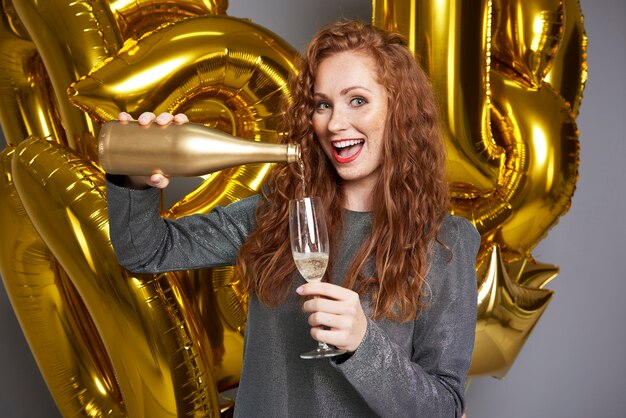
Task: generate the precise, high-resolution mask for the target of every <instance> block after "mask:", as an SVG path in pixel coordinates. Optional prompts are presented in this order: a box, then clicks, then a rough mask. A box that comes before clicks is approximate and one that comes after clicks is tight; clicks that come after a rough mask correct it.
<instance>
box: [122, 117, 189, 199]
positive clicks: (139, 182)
mask: <svg viewBox="0 0 626 418" xmlns="http://www.w3.org/2000/svg"><path fill="white" fill-rule="evenodd" d="M117 119H118V120H119V121H120V122H128V121H131V120H133V117H132V116H131V115H129V114H128V113H126V112H122V113H120V114H119V115H118V117H117ZM137 122H139V124H140V125H150V124H151V123H153V122H155V123H157V124H159V125H162V126H165V125H169V124H170V123H175V124H177V125H182V124H183V123H187V122H189V119H188V118H187V115H185V114H184V113H178V114H176V115H172V114H171V113H161V114H160V115H159V116H156V115H155V114H154V113H152V112H144V113H142V114H141V115H139V118H138V119H137ZM168 184H170V179H169V178H168V177H167V176H165V175H164V174H163V173H154V174H152V175H151V176H127V177H126V186H128V187H130V188H133V189H145V188H147V187H156V188H159V189H164V188H166V187H167V186H168Z"/></svg>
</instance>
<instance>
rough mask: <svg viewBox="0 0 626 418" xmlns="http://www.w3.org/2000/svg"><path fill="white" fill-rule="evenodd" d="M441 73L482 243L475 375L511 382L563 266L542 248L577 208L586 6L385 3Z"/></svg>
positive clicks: (454, 171)
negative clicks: (509, 374)
mask: <svg viewBox="0 0 626 418" xmlns="http://www.w3.org/2000/svg"><path fill="white" fill-rule="evenodd" d="M374 20H375V23H376V24H377V25H379V26H381V27H385V28H388V29H394V30H398V31H400V32H403V33H404V34H405V35H406V36H407V38H408V39H409V43H410V47H411V48H412V50H413V51H414V52H415V54H416V56H417V57H418V59H419V60H420V61H421V62H422V64H423V66H424V67H425V68H426V70H427V72H428V73H429V74H430V76H431V79H432V81H433V85H434V87H435V90H436V91H437V93H438V95H439V97H440V100H441V109H442V113H443V116H444V120H445V122H446V126H447V128H446V132H445V133H446V141H447V150H448V155H449V162H448V165H449V178H450V183H451V188H452V212H453V213H455V214H457V215H461V216H464V217H466V218H468V219H470V220H471V221H472V222H473V223H474V224H475V225H476V227H477V228H478V229H479V231H480V232H481V235H482V248H481V252H480V254H479V257H478V261H479V268H478V274H479V277H478V280H479V283H478V284H479V300H478V303H479V317H478V325H477V335H476V337H477V338H476V347H475V355H474V360H473V363H472V369H471V371H470V373H471V374H474V375H479V374H491V375H494V376H498V377H502V376H504V375H505V374H506V371H507V370H508V369H509V367H510V366H511V364H512V363H513V361H514V360H515V356H516V355H517V353H518V352H519V350H520V349H521V347H522V345H523V343H524V341H525V340H526V338H527V337H528V333H529V332H530V330H531V329H532V327H533V326H534V324H535V323H536V322H537V321H538V319H539V317H540V316H541V314H542V313H543V311H544V310H545V307H546V306H547V303H548V302H549V300H550V296H551V292H550V291H548V290H544V289H542V288H543V287H544V286H545V285H546V284H547V282H548V281H549V280H550V279H552V278H553V277H554V276H556V274H557V272H558V268H557V267H556V266H549V265H543V264H538V263H536V262H535V261H534V260H533V258H532V256H531V250H532V248H533V247H534V246H535V245H536V244H537V243H538V242H539V241H540V240H541V239H542V238H543V237H544V236H545V235H546V233H547V232H548V230H549V229H550V228H552V227H553V226H554V225H555V224H556V222H557V221H558V218H559V217H560V216H562V215H563V214H564V213H565V212H566V211H567V209H568V208H569V205H570V201H571V197H572V195H573V193H574V189H575V184H576V181H577V178H578V131H577V128H576V124H575V114H576V111H577V108H578V105H579V104H580V100H581V95H582V90H583V87H584V82H585V80H586V62H585V48H586V37H585V35H584V29H583V27H582V19H581V15H580V10H579V6H578V2H577V1H574V0H572V1H559V0H537V1H524V2H522V1H521V0H517V1H515V0H497V1H490V0H481V1H479V2H477V3H473V4H472V5H471V6H470V5H469V4H467V2H462V1H460V0H450V1H434V0H433V1H415V0H407V1H381V2H379V1H375V2H374Z"/></svg>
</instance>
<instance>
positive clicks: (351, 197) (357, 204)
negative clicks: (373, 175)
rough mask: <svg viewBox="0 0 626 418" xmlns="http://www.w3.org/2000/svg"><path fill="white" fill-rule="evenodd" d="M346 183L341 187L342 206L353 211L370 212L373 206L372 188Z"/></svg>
mask: <svg viewBox="0 0 626 418" xmlns="http://www.w3.org/2000/svg"><path fill="white" fill-rule="evenodd" d="M359 186H360V185H359ZM359 186H357V185H350V184H346V185H344V188H343V201H344V204H343V206H344V208H345V209H348V210H351V211H354V212H371V211H372V210H373V208H374V200H373V194H374V193H373V192H374V190H373V188H372V187H359Z"/></svg>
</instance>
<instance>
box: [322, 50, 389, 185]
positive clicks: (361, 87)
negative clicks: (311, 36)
mask: <svg viewBox="0 0 626 418" xmlns="http://www.w3.org/2000/svg"><path fill="white" fill-rule="evenodd" d="M313 92H314V100H315V111H314V113H313V129H314V131H315V135H316V136H317V139H318V141H319V142H320V144H321V146H322V148H323V149H324V152H325V153H326V156H327V157H328V159H329V160H330V161H331V162H332V164H333V165H334V167H335V169H336V170H337V173H338V174H339V176H340V177H341V178H342V179H343V180H344V188H348V187H352V186H355V187H358V188H360V189H361V190H364V191H369V192H371V191H372V190H373V188H374V185H375V184H376V180H377V178H378V176H379V174H380V166H381V163H382V158H383V138H384V131H385V123H386V120H387V92H386V90H385V88H384V87H383V86H382V85H381V84H379V83H378V81H377V73H376V63H375V61H374V59H373V58H372V57H371V56H369V55H367V54H365V53H362V52H353V51H347V52H340V53H337V54H334V55H331V56H329V57H327V58H324V60H322V61H321V62H320V64H319V67H318V71H317V75H316V77H315V84H314V86H313Z"/></svg>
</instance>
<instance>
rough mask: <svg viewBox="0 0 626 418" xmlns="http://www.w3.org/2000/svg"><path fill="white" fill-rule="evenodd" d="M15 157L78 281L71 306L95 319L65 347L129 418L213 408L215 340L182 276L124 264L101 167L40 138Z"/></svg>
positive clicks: (43, 223)
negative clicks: (203, 328)
mask: <svg viewBox="0 0 626 418" xmlns="http://www.w3.org/2000/svg"><path fill="white" fill-rule="evenodd" d="M12 165H13V166H12V174H13V179H14V183H15V186H16V189H17V191H18V194H19V196H20V198H21V200H22V202H23V204H24V207H25V209H26V213H27V214H28V217H29V219H30V220H31V221H32V222H33V224H34V226H35V228H36V229H37V231H38V233H39V234H40V236H41V237H42V239H43V241H44V242H45V243H46V244H47V246H48V247H49V248H50V249H51V252H52V254H53V255H54V257H55V259H56V260H58V262H59V264H60V265H61V266H62V268H63V270H64V271H65V272H66V273H67V275H68V276H69V277H70V278H71V283H72V285H73V287H75V289H76V291H75V297H74V300H72V303H68V304H67V305H66V306H64V307H65V308H67V309H70V310H72V309H75V308H80V307H83V306H84V309H82V310H81V312H80V315H79V316H78V317H79V324H80V325H81V326H85V325H86V324H89V322H90V320H92V321H93V325H94V326H93V327H90V328H91V329H90V330H91V332H89V333H83V341H79V343H83V344H82V346H81V345H78V344H77V343H76V342H71V344H69V343H68V348H67V349H68V350H69V349H72V352H71V354H74V355H76V354H82V355H83V356H85V358H86V359H91V358H93V359H94V361H96V362H97V364H98V365H99V366H100V365H102V366H100V367H98V368H96V369H95V370H93V372H94V373H93V375H92V376H89V377H90V378H91V380H92V381H94V382H96V383H97V384H98V389H99V390H100V392H102V393H103V394H105V395H106V397H107V398H109V400H115V401H116V402H115V403H116V404H117V409H118V410H120V411H121V412H122V413H123V414H124V415H128V416H132V417H166V416H171V417H175V416H198V417H200V416H215V415H216V414H217V411H218V410H219V406H218V402H217V396H216V391H215V388H214V385H213V382H214V378H213V372H212V367H211V366H212V362H211V359H210V358H209V357H208V356H209V355H210V351H209V349H208V347H209V345H210V344H209V342H208V340H207V338H206V335H205V334H204V333H202V332H200V326H199V324H198V323H197V321H196V319H195V318H197V317H199V313H198V312H197V311H196V307H195V306H194V305H193V304H191V303H189V301H188V300H187V299H186V297H185V295H184V294H183V293H182V292H180V291H178V289H179V286H178V284H177V283H176V279H175V278H171V279H170V278H168V276H167V275H159V276H132V275H129V274H128V273H126V272H125V271H123V269H122V268H121V267H120V266H119V265H118V264H117V261H116V258H115V254H114V253H113V250H112V248H111V246H110V240H109V237H108V222H107V217H106V202H105V200H104V190H103V180H102V176H101V173H100V172H99V171H98V170H96V169H95V168H94V166H93V165H92V164H91V163H89V162H83V161H82V160H81V159H80V158H78V157H77V156H76V155H75V154H73V153H72V152H71V151H70V150H68V149H64V148H62V147H59V146H55V145H53V144H52V143H50V142H47V141H43V140H40V139H37V138H32V139H29V140H27V141H23V142H22V143H21V144H20V145H19V147H18V148H17V151H16V153H15V156H14V158H13V163H12ZM77 301H80V303H77ZM44 313H45V312H42V314H44ZM81 331H82V330H81ZM61 337H62V336H59V338H61ZM68 354H70V352H68ZM104 372H107V373H104ZM68 374H69V373H68ZM68 377H69V376H68ZM81 377H82V376H81ZM79 380H81V381H82V380H89V379H79ZM56 389H60V388H56ZM76 394H78V393H76ZM64 406H65V405H59V407H60V408H61V409H62V411H63V407H64ZM94 406H95V405H93V404H92V403H88V404H87V405H85V406H84V408H92V407H94ZM64 412H65V413H67V414H68V415H69V412H71V411H68V410H65V411H64ZM73 412H74V413H77V412H80V411H77V410H74V411H73ZM101 412H102V414H103V415H106V414H108V411H107V410H101Z"/></svg>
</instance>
